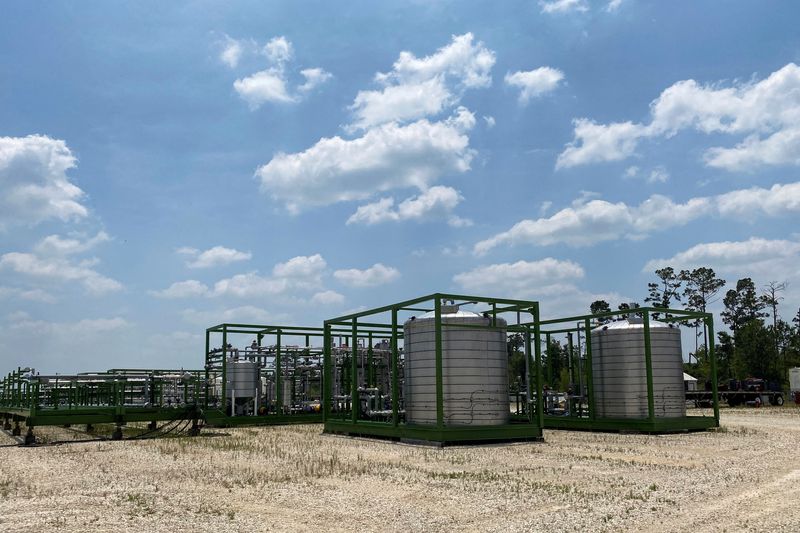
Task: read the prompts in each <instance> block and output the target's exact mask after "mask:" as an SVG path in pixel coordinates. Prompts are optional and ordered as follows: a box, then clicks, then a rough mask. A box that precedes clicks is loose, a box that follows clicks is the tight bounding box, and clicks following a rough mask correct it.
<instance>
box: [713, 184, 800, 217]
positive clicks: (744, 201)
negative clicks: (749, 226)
mask: <svg viewBox="0 0 800 533" xmlns="http://www.w3.org/2000/svg"><path fill="white" fill-rule="evenodd" d="M716 203H717V209H718V211H719V213H720V215H722V216H730V217H743V218H750V219H752V218H755V217H758V216H764V215H766V216H779V215H783V214H787V213H800V182H795V183H787V184H785V185H781V184H776V185H773V186H772V187H770V188H769V189H763V188H761V187H751V188H750V189H741V190H738V191H731V192H729V193H725V194H721V195H719V196H717V197H716Z"/></svg>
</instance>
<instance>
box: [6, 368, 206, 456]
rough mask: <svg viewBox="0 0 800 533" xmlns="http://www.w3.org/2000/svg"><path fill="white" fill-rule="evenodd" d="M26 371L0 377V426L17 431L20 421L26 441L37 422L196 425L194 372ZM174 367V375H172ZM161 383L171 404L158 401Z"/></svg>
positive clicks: (197, 383) (197, 389)
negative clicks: (45, 373) (184, 422)
mask: <svg viewBox="0 0 800 533" xmlns="http://www.w3.org/2000/svg"><path fill="white" fill-rule="evenodd" d="M29 372H30V370H29V369H22V368H20V367H18V368H17V370H15V371H13V372H10V373H9V374H8V375H7V376H6V377H5V378H3V380H2V382H0V418H2V420H3V429H6V430H12V431H13V432H14V433H15V434H19V432H20V427H19V426H20V424H21V423H24V424H25V425H26V426H27V427H28V436H29V438H30V441H28V440H27V439H26V442H32V441H33V437H32V435H33V428H35V427H37V426H62V425H74V424H75V425H77V424H89V425H93V424H101V423H112V424H116V425H117V426H124V425H126V424H127V423H129V422H151V423H155V422H158V421H171V420H192V421H193V429H196V428H197V422H198V419H199V418H200V417H201V413H200V410H199V408H198V406H199V403H198V400H199V398H200V390H201V386H200V385H201V384H200V381H201V377H200V376H201V372H200V371H184V370H179V371H175V370H133V369H128V370H110V371H107V372H99V373H85V374H76V375H70V376H59V375H55V376H47V377H46V379H45V376H40V375H31V374H30V373H29ZM178 372H179V373H180V374H181V377H180V378H176V377H175V376H174V374H175V373H178ZM143 380H146V381H147V383H146V386H145V382H144V381H143ZM179 382H180V389H177V388H176V387H177V384H178V383H179ZM166 388H169V390H170V394H171V396H170V397H169V398H170V401H171V400H172V399H175V400H176V403H175V404H171V403H170V404H167V403H166V402H164V401H163V399H164V397H163V391H164V390H165V389H166ZM11 422H14V426H15V427H14V428H12V427H11Z"/></svg>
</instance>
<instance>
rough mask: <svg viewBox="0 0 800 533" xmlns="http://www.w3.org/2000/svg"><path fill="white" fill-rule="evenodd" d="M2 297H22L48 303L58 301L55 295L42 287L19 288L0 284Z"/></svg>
mask: <svg viewBox="0 0 800 533" xmlns="http://www.w3.org/2000/svg"><path fill="white" fill-rule="evenodd" d="M0 299H9V300H10V299H22V300H28V301H31V302H40V303H48V304H51V303H55V302H56V298H55V296H53V295H52V294H50V293H49V292H47V291H44V290H42V289H19V288H16V287H2V286H0Z"/></svg>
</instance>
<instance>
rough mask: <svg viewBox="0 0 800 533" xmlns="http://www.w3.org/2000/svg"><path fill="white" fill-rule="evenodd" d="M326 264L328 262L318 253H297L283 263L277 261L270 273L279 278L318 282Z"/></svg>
mask: <svg viewBox="0 0 800 533" xmlns="http://www.w3.org/2000/svg"><path fill="white" fill-rule="evenodd" d="M327 266H328V264H327V263H326V262H325V259H323V257H322V256H321V255H320V254H314V255H299V256H297V257H293V258H291V259H289V260H288V261H286V262H285V263H278V264H277V265H275V267H274V268H273V269H272V273H273V274H274V275H275V276H276V277H279V278H292V279H295V280H303V281H304V282H305V283H307V284H308V283H312V284H319V283H320V280H321V277H322V274H323V272H325V268H326V267H327Z"/></svg>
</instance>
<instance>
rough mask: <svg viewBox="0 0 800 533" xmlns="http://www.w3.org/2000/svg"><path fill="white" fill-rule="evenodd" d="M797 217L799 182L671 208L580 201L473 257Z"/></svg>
mask: <svg viewBox="0 0 800 533" xmlns="http://www.w3.org/2000/svg"><path fill="white" fill-rule="evenodd" d="M794 213H800V182H795V183H789V184H785V185H780V184H778V185H773V186H772V187H771V188H769V189H764V188H760V187H752V188H750V189H742V190H736V191H731V192H728V193H725V194H720V195H717V196H708V197H703V196H700V197H696V198H690V199H689V200H687V201H686V202H685V203H675V202H673V201H672V200H671V199H669V198H667V197H666V196H662V195H657V194H656V195H652V196H650V197H649V198H648V199H647V200H645V201H644V202H642V203H641V204H639V205H638V206H629V205H627V204H625V203H623V202H618V203H610V202H607V201H605V200H589V197H587V196H586V195H584V197H582V198H579V199H578V200H576V201H575V202H573V204H572V206H571V207H567V208H564V209H562V210H560V211H558V212H557V213H555V214H554V215H552V216H550V217H548V218H539V219H537V220H530V219H526V220H522V221H520V222H518V223H517V224H515V225H514V226H512V227H511V229H509V230H508V231H505V232H502V233H498V234H497V235H495V236H493V237H491V238H489V239H486V240H483V241H480V242H478V243H477V244H476V245H475V247H474V252H475V253H476V254H478V255H482V254H485V253H487V252H488V251H489V250H491V249H492V248H494V247H496V246H499V245H501V244H506V245H511V246H515V245H519V244H533V245H540V246H544V245H550V244H556V243H565V244H569V245H571V246H590V245H593V244H596V243H599V242H603V241H608V240H615V239H620V238H623V237H624V238H630V239H639V238H642V237H644V236H647V235H649V234H650V233H652V232H654V231H659V230H666V229H669V228H674V227H679V226H683V225H685V224H687V223H689V222H691V221H693V220H696V219H698V218H700V217H703V216H719V217H723V218H724V217H730V218H736V219H741V218H750V219H753V218H755V217H762V216H768V217H776V216H783V215H787V214H794Z"/></svg>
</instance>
